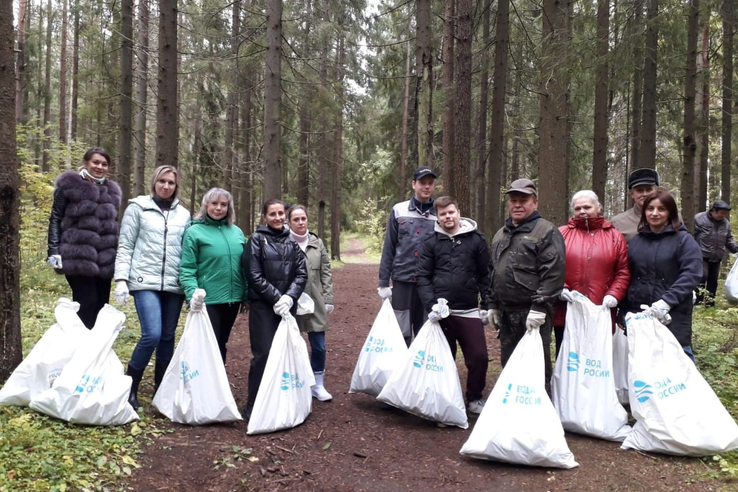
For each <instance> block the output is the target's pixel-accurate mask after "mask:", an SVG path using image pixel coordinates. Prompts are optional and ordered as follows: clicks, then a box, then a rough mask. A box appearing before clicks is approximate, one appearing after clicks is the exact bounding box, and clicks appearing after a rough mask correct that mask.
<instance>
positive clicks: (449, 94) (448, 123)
mask: <svg viewBox="0 0 738 492" xmlns="http://www.w3.org/2000/svg"><path fill="white" fill-rule="evenodd" d="M455 11H456V2H455V0H446V1H445V4H444V9H443V94H444V102H445V108H444V111H443V115H442V116H441V124H442V125H443V143H442V145H443V188H444V190H446V192H447V193H448V194H450V195H453V193H454V192H453V190H454V189H455V184H454V180H455V178H456V176H455V175H454V173H453V171H452V170H453V162H454V142H455V141H456V135H455V127H454V117H455V115H456V100H455V99H454V97H455V94H454V41H455V36H454V34H455V26H456V17H455ZM402 184H403V185H404V186H406V185H405V183H402ZM405 189H407V188H405ZM403 191H404V190H403ZM465 212H466V211H465ZM467 213H468V212H467Z"/></svg>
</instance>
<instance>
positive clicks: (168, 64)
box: [156, 0, 179, 167]
mask: <svg viewBox="0 0 738 492" xmlns="http://www.w3.org/2000/svg"><path fill="white" fill-rule="evenodd" d="M177 58H178V55H177V0H159V74H158V77H159V79H158V83H157V91H158V94H157V106H156V164H157V166H162V165H168V166H174V167H177V164H178V163H179V108H178V101H177V96H178V95H177V87H178V82H177V80H178V77H177Z"/></svg>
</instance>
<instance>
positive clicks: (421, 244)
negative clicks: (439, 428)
mask: <svg viewBox="0 0 738 492" xmlns="http://www.w3.org/2000/svg"><path fill="white" fill-rule="evenodd" d="M435 179H436V174H435V172H434V171H433V169H431V168H429V167H425V166H424V167H420V168H418V169H417V170H416V171H415V174H414V175H413V181H412V187H413V191H414V193H413V196H412V197H411V198H410V200H408V201H405V202H401V203H398V204H396V205H395V206H394V207H393V209H392V212H391V214H390V217H389V223H388V225H387V232H386V235H385V242H384V249H383V252H382V260H381V264H380V268H379V287H378V293H379V296H380V297H381V298H383V299H386V298H391V301H392V306H393V308H394V310H395V313H396V315H397V319H398V322H399V324H400V327H401V328H402V331H403V335H404V336H405V340H406V342H407V343H408V345H409V344H410V342H411V340H412V337H413V336H414V335H416V334H417V333H418V330H420V328H421V327H422V325H423V324H424V323H425V321H426V319H430V320H434V321H438V322H439V324H440V326H441V328H442V329H443V332H444V334H445V336H446V339H447V340H448V342H449V345H450V347H451V350H452V351H453V353H454V354H455V353H456V347H457V344H458V345H459V346H460V347H461V350H462V353H463V355H464V359H465V364H466V367H467V369H468V377H467V387H466V399H467V411H468V412H469V413H477V414H478V413H480V412H481V409H482V408H483V406H484V400H483V399H482V396H483V395H482V394H483V390H484V386H485V380H486V373H487V364H488V355H487V346H486V341H485V332H484V325H486V324H490V325H492V326H493V327H494V328H495V330H497V331H498V333H499V335H498V336H499V339H500V349H501V363H502V366H503V367H504V366H505V365H506V363H507V361H508V360H509V358H510V356H511V355H512V353H513V351H514V349H515V347H516V346H517V344H518V342H519V341H520V340H521V339H522V337H523V335H524V334H525V333H526V331H528V330H532V329H538V330H539V331H540V334H541V339H542V341H543V349H544V350H543V354H544V367H545V377H546V386H547V389H550V379H551V374H552V361H551V350H550V349H551V338H552V332H553V333H554V334H555V337H556V353H557V354H558V351H559V349H560V347H561V342H562V340H563V336H564V331H565V329H566V327H565V324H564V321H565V318H566V307H567V304H568V303H569V302H574V301H575V296H574V294H573V292H575V291H576V292H579V293H581V294H583V295H584V296H586V297H587V298H588V299H589V300H590V301H592V302H593V303H595V304H597V305H602V306H604V307H606V308H608V309H610V310H611V312H612V320H613V323H612V329H613V333H614V330H615V329H617V328H616V326H620V328H621V329H625V324H624V318H625V314H626V313H639V312H644V310H645V312H646V313H647V314H649V315H651V316H653V317H654V318H656V319H658V320H659V321H660V322H661V323H663V324H665V325H666V326H667V327H668V328H669V330H671V332H672V333H673V334H674V336H675V337H676V339H677V340H678V341H679V343H680V344H681V346H682V347H683V349H684V352H685V353H686V354H687V355H688V356H689V357H690V358H691V359H692V360H693V361H694V355H693V351H692V309H693V300H692V297H693V292H694V291H696V290H699V291H700V292H701V295H700V299H703V298H704V302H705V303H706V304H707V305H711V304H714V296H715V291H716V288H717V275H718V268H719V265H720V262H721V261H722V259H723V256H724V253H725V249H726V247H727V248H728V249H729V250H730V251H731V252H736V251H738V244H736V243H735V241H733V238H732V234H731V232H730V224H729V222H728V220H727V217H726V216H727V211H729V210H730V206H729V205H728V204H727V203H725V202H724V201H717V202H715V204H714V205H713V207H712V209H711V210H710V211H708V212H703V213H700V214H697V216H696V217H695V234H694V236H693V235H692V234H690V233H689V231H688V230H687V228H686V227H685V225H684V223H683V222H682V219H681V217H680V216H679V213H678V210H677V205H676V202H675V201H674V198H673V197H672V196H671V194H669V193H668V192H667V191H665V190H663V189H661V188H659V175H658V173H657V172H656V171H655V170H653V169H637V170H635V171H633V172H632V173H631V174H630V175H629V177H628V187H629V190H630V196H631V198H632V199H633V207H632V208H631V209H629V210H627V211H626V212H623V213H621V214H619V215H617V216H615V217H613V219H612V221H607V220H606V219H605V218H604V216H603V213H602V205H601V204H600V201H599V198H598V197H597V195H596V194H595V193H594V192H592V191H590V190H582V191H579V192H578V193H575V194H574V196H573V197H572V200H571V212H572V217H571V218H570V220H569V221H568V222H567V223H566V224H564V225H562V226H560V227H556V226H555V225H554V224H552V223H551V222H549V221H547V220H545V219H544V218H543V217H542V216H541V214H540V212H539V211H538V190H537V188H536V185H535V184H534V183H533V181H531V180H529V179H517V180H515V181H513V182H512V183H511V184H510V186H509V188H508V189H507V190H506V192H505V197H506V203H507V208H508V211H509V217H508V218H507V219H506V220H505V223H504V226H503V227H502V228H501V229H500V230H498V231H497V232H496V234H495V235H494V237H493V238H492V241H491V243H490V246H489V247H487V243H486V241H485V239H484V237H483V236H482V234H481V233H480V232H479V231H477V227H476V223H475V222H474V221H473V220H471V219H468V218H464V217H462V216H461V210H460V209H459V207H458V204H457V202H456V201H455V200H454V199H453V198H452V197H448V196H444V197H439V198H437V199H435V200H433V198H432V195H433V191H434V184H435ZM700 284H702V285H706V287H707V289H706V292H705V290H704V289H698V286H699V285H700ZM439 298H444V299H446V300H447V301H448V307H449V308H450V315H449V316H448V317H446V318H441V317H440V316H439V315H438V314H437V312H436V311H435V310H434V309H433V306H434V304H435V303H436V302H437V300H438V299H439Z"/></svg>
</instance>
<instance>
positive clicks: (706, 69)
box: [695, 20, 710, 213]
mask: <svg viewBox="0 0 738 492" xmlns="http://www.w3.org/2000/svg"><path fill="white" fill-rule="evenodd" d="M709 48H710V22H709V20H708V21H707V22H705V26H704V29H703V31H702V51H701V53H699V54H698V55H697V57H698V58H697V65H698V67H697V69H698V71H699V74H700V79H701V80H702V87H701V88H700V90H699V91H698V94H697V97H698V98H699V111H698V114H699V119H698V122H697V124H698V129H699V131H698V135H697V143H698V146H697V148H698V150H699V162H695V167H696V169H697V170H698V171H699V173H697V174H696V176H697V183H696V184H695V196H697V206H696V207H695V213H697V212H704V211H705V210H706V205H707V167H708V158H709V156H710V145H709V144H710V59H709V57H708V50H709Z"/></svg>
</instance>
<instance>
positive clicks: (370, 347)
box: [364, 337, 392, 354]
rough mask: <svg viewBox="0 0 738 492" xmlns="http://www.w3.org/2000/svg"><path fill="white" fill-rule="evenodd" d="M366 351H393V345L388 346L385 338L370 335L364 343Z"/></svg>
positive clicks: (380, 352)
mask: <svg viewBox="0 0 738 492" xmlns="http://www.w3.org/2000/svg"><path fill="white" fill-rule="evenodd" d="M364 352H376V353H379V354H382V353H386V352H392V347H389V346H386V345H385V344H384V339H383V338H374V337H369V338H368V339H367V340H366V344H365V345H364Z"/></svg>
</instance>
